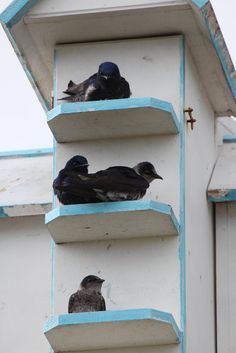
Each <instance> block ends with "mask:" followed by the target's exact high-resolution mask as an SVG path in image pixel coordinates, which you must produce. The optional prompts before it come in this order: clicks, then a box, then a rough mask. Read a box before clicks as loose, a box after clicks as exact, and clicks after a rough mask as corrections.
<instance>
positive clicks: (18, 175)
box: [0, 155, 52, 214]
mask: <svg viewBox="0 0 236 353" xmlns="http://www.w3.org/2000/svg"><path fill="white" fill-rule="evenodd" d="M0 168H1V173H0V206H8V205H10V206H11V205H23V206H24V207H29V206H30V205H32V206H31V209H32V211H33V208H34V207H35V212H37V206H36V205H38V204H50V203H51V202H52V155H46V156H37V157H11V158H6V157H4V158H0ZM8 211H9V212H10V214H11V210H10V208H9V210H8ZM21 211H22V212H23V213H24V210H23V209H21ZM25 211H26V210H25ZM28 211H29V212H30V209H29V210H28ZM16 212H17V211H16ZM26 212H27V211H26Z"/></svg>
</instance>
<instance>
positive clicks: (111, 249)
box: [54, 237, 180, 325]
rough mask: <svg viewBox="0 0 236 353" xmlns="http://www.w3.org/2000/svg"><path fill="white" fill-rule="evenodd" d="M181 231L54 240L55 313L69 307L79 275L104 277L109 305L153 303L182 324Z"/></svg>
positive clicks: (133, 306) (147, 305)
mask: <svg viewBox="0 0 236 353" xmlns="http://www.w3.org/2000/svg"><path fill="white" fill-rule="evenodd" d="M178 244H179V242H178V237H161V238H157V237H156V238H144V239H142V238H140V239H131V240H110V241H99V242H96V241H94V242H82V243H70V244H63V245H56V247H55V261H56V262H55V268H54V270H55V273H54V275H55V277H54V278H55V283H54V285H55V287H54V288H55V295H54V307H55V313H54V314H55V315H60V314H64V313H67V307H68V301H69V297H70V295H71V294H72V293H74V292H75V291H76V290H77V289H78V288H79V284H80V282H81V280H82V279H83V278H84V277H85V276H87V275H89V274H95V275H98V276H100V277H102V278H104V279H105V282H104V284H103V287H102V294H103V296H104V298H105V301H106V305H107V310H123V309H138V308H153V309H157V310H161V311H166V312H170V313H172V315H173V316H174V318H175V320H176V322H177V324H178V325H179V324H180V308H179V303H180V296H179V294H180V292H179V278H180V277H179V276H180V274H179V252H178Z"/></svg>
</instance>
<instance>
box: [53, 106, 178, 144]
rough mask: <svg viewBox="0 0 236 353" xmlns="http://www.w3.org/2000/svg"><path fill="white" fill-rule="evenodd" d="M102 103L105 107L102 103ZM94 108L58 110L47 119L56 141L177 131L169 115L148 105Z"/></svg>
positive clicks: (160, 133) (148, 134)
mask: <svg viewBox="0 0 236 353" xmlns="http://www.w3.org/2000/svg"><path fill="white" fill-rule="evenodd" d="M82 104H83V103H82ZM102 104H103V105H104V108H105V106H106V102H102ZM98 109H99V108H98ZM98 109H97V110H94V111H91V110H90V111H86V112H83V111H75V112H73V113H71V114H68V113H61V114H59V115H58V116H56V117H55V118H53V119H51V120H49V121H48V125H49V127H50V129H51V131H52V133H53V136H54V137H55V139H56V140H57V142H73V141H86V140H92V139H106V138H117V137H118V138H120V137H130V138H131V137H135V136H150V135H162V134H173V133H175V134H176V133H178V128H177V126H176V124H175V122H174V120H173V116H172V114H171V113H170V112H167V111H164V110H161V109H157V108H155V107H152V106H149V107H145V106H143V107H141V106H140V107H132V103H131V105H130V107H129V108H127V109H121V108H120V109H116V110H114V109H113V110H112V109H110V110H103V109H102V107H101V108H100V109H99V110H98ZM95 126H96V128H95Z"/></svg>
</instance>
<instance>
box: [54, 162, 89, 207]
mask: <svg viewBox="0 0 236 353" xmlns="http://www.w3.org/2000/svg"><path fill="white" fill-rule="evenodd" d="M87 174H88V161H87V159H86V158H85V157H83V156H79V155H76V156H74V157H72V158H71V159H70V160H69V161H68V162H67V163H66V165H65V168H64V169H62V170H60V172H59V174H58V176H57V178H56V179H55V180H54V181H53V190H54V193H55V195H57V197H58V200H59V201H60V202H61V203H63V204H64V205H67V204H75V203H78V202H77V201H78V196H76V195H74V194H71V193H70V192H68V191H66V192H65V191H63V190H61V187H65V188H70V187H71V185H74V184H75V183H76V181H77V179H79V178H80V177H83V176H84V175H87Z"/></svg>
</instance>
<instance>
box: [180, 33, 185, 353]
mask: <svg viewBox="0 0 236 353" xmlns="http://www.w3.org/2000/svg"><path fill="white" fill-rule="evenodd" d="M179 71H180V112H179V114H180V117H179V118H180V138H179V154H180V162H179V179H180V185H179V188H180V189H179V190H180V191H179V193H180V206H179V210H180V211H179V223H180V231H179V261H180V327H181V330H182V332H183V335H182V340H181V353H186V240H185V236H186V235H185V115H184V108H185V37H184V36H183V35H182V36H181V38H180V68H179Z"/></svg>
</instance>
